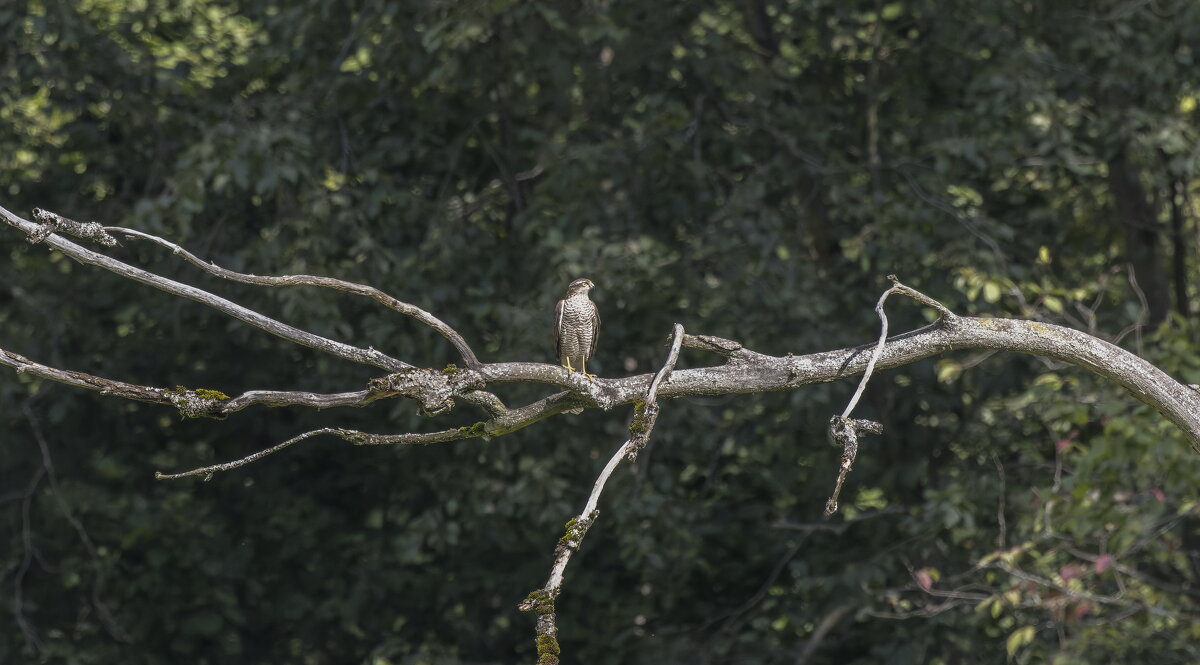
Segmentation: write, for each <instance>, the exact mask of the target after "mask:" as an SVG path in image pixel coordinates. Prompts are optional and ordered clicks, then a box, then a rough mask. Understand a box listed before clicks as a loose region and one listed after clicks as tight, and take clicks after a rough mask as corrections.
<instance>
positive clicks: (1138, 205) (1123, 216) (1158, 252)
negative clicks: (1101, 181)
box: [1108, 150, 1170, 325]
mask: <svg viewBox="0 0 1200 665" xmlns="http://www.w3.org/2000/svg"><path fill="white" fill-rule="evenodd" d="M1108 189H1109V192H1111V193H1112V197H1113V204H1114V206H1115V208H1116V213H1117V217H1118V218H1119V222H1118V223H1119V224H1120V225H1121V228H1122V230H1123V231H1124V233H1125V254H1126V256H1127V257H1128V258H1129V263H1130V265H1131V266H1133V272H1134V276H1135V277H1136V279H1137V284H1138V288H1140V289H1141V291H1142V293H1143V294H1144V295H1145V297H1146V306H1147V307H1148V309H1149V312H1148V316H1149V323H1150V325H1157V324H1159V323H1161V322H1162V321H1163V320H1165V319H1166V318H1167V310H1168V309H1169V307H1170V297H1169V295H1168V290H1167V283H1168V280H1167V278H1166V273H1165V271H1164V269H1163V257H1162V248H1161V247H1160V240H1159V235H1160V234H1159V229H1158V222H1157V220H1156V219H1155V211H1154V208H1153V207H1151V205H1150V203H1149V201H1147V199H1146V191H1145V189H1144V188H1143V187H1142V183H1141V182H1140V181H1139V180H1138V174H1137V171H1135V170H1134V169H1133V167H1132V166H1131V165H1130V164H1129V161H1128V158H1127V156H1126V153H1125V150H1122V151H1121V152H1120V153H1118V154H1117V155H1116V156H1115V157H1113V158H1112V160H1110V161H1109V163H1108Z"/></svg>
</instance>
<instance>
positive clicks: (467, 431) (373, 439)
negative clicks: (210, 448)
mask: <svg viewBox="0 0 1200 665" xmlns="http://www.w3.org/2000/svg"><path fill="white" fill-rule="evenodd" d="M322 434H327V435H330V436H336V437H338V438H341V439H345V440H346V441H349V442H350V443H353V444H354V445H356V446H370V445H383V444H390V445H397V444H403V445H427V444H431V443H446V442H448V441H458V440H460V439H467V438H471V437H472V436H477V434H476V433H475V430H474V428H470V427H460V428H459V429H449V430H444V431H441V432H430V433H428V434H369V433H367V432H360V431H358V430H352V429H343V428H341V427H323V428H321V429H315V430H312V431H310V432H305V433H303V434H299V435H296V436H293V437H292V438H290V439H288V440H287V441H284V442H283V443H277V444H275V445H274V446H271V447H270V448H266V449H263V450H260V451H258V452H255V453H251V454H249V455H246V456H245V457H242V458H240V459H236V460H233V461H231V462H222V463H220V464H213V465H210V466H202V467H199V468H197V469H192V470H191V471H183V472H180V473H163V472H161V471H156V472H155V473H154V477H155V478H157V479H159V480H170V479H173V478H185V477H187V476H204V479H205V480H211V479H212V477H213V474H215V473H216V472H218V471H229V470H230V469H236V468H238V467H240V466H245V465H247V464H249V463H251V462H256V461H258V460H260V459H262V458H264V457H266V456H267V455H271V454H273V453H277V452H279V451H281V450H283V449H284V448H287V447H289V446H291V445H292V444H295V443H299V442H301V441H303V440H305V439H311V438H312V437H314V436H320V435H322Z"/></svg>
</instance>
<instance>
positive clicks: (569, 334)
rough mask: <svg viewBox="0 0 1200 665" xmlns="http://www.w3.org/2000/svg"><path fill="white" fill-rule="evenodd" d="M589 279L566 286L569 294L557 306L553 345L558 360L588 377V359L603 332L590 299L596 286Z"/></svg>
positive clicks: (598, 314) (598, 313)
mask: <svg viewBox="0 0 1200 665" xmlns="http://www.w3.org/2000/svg"><path fill="white" fill-rule="evenodd" d="M595 286H596V285H595V284H593V283H592V280H590V279H577V280H575V281H574V282H571V285H570V286H568V287H567V295H566V297H565V298H563V299H562V300H559V301H558V305H556V306H555V308H554V345H555V353H556V354H557V355H558V361H559V363H561V364H562V366H563V367H566V368H567V370H569V371H580V372H583V373H584V374H585V375H587V376H595V375H594V374H588V373H587V361H589V360H591V359H592V355H593V354H595V353H596V339H597V338H598V337H599V335H600V312H599V311H597V310H596V303H594V302H592V301H591V300H589V299H588V291H590V290H591V289H593V288H595Z"/></svg>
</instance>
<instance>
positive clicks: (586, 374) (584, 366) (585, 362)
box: [581, 358, 596, 379]
mask: <svg viewBox="0 0 1200 665" xmlns="http://www.w3.org/2000/svg"><path fill="white" fill-rule="evenodd" d="M581 371H582V372H583V375H584V376H586V377H588V378H589V379H594V378H596V375H595V374H588V371H587V358H584V359H583V369H582V370H581Z"/></svg>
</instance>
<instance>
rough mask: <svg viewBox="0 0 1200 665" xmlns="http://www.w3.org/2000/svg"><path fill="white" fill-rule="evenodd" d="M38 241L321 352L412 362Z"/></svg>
mask: <svg viewBox="0 0 1200 665" xmlns="http://www.w3.org/2000/svg"><path fill="white" fill-rule="evenodd" d="M0 217H2V218H3V219H4V221H6V222H7V223H8V224H9V225H11V226H14V227H16V228H18V229H20V230H22V231H24V232H25V233H26V235H28V236H29V237H31V238H37V237H38V236H37V234H38V233H40V229H42V226H41V225H40V224H36V223H34V222H31V221H29V220H27V219H23V218H22V217H19V216H17V215H15V214H13V213H12V212H9V211H8V210H6V209H4V208H2V207H0ZM42 242H45V244H47V245H49V246H50V247H52V248H54V249H57V250H58V251H60V252H62V253H63V254H66V255H67V256H69V257H71V258H72V259H75V260H76V261H79V262H80V263H86V264H88V265H94V266H97V267H100V268H104V269H105V270H109V271H111V272H114V273H116V274H118V275H120V276H122V277H126V278H128V279H132V280H133V281H135V282H139V283H141V284H145V285H147V286H152V287H154V288H156V289H159V290H162V291H165V292H167V293H170V294H171V295H176V296H179V297H181V298H187V299H188V300H194V301H196V302H198V303H202V304H205V305H208V306H209V307H212V308H213V309H215V310H217V311H219V312H221V313H223V314H227V315H229V316H232V317H233V318H235V319H238V320H239V321H243V322H245V323H249V324H250V325H252V326H255V327H257V328H261V329H262V330H265V331H267V332H269V333H271V334H272V335H276V336H278V337H282V338H283V339H286V340H288V341H290V342H295V343H296V344H300V345H302V346H307V347H309V348H312V349H316V350H318V351H324V352H325V353H328V354H331V355H334V356H337V357H339V358H343V359H345V360H350V361H353V362H356V363H362V364H364V365H372V366H374V367H378V368H380V369H384V370H387V371H389V372H395V371H398V370H401V369H405V368H408V367H412V365H409V364H408V363H406V362H404V361H401V360H398V359H396V358H393V357H391V356H389V355H387V354H386V353H382V352H380V351H376V350H375V349H372V348H366V349H362V348H359V347H355V346H350V345H349V344H344V343H342V342H338V341H334V340H332V339H327V338H325V337H321V336H320V335H314V334H313V333H310V332H307V331H305V330H301V329H299V328H296V327H294V326H290V325H288V324H286V323H282V322H280V321H276V320H275V319H272V318H270V317H268V316H264V315H263V314H260V313H258V312H256V311H254V310H252V309H248V308H246V307H242V306H241V305H239V304H237V303H235V302H233V301H231V300H227V299H225V298H222V297H220V296H218V295H215V294H212V293H209V292H208V291H205V290H203V289H198V288H196V287H194V286H191V285H188V284H182V283H180V282H176V281H175V280H172V279H167V278H166V277H162V276H159V275H156V274H154V273H152V272H149V271H146V270H142V269H141V268H135V267H133V266H131V265H129V264H127V263H124V262H122V261H118V260H116V259H114V258H111V257H108V256H105V255H104V254H100V253H97V252H93V251H92V250H90V249H86V248H84V247H81V246H79V245H77V244H75V243H73V242H71V241H70V240H67V239H66V238H63V237H62V236H60V235H58V234H55V233H51V234H49V235H47V236H45V238H44V240H42Z"/></svg>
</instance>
